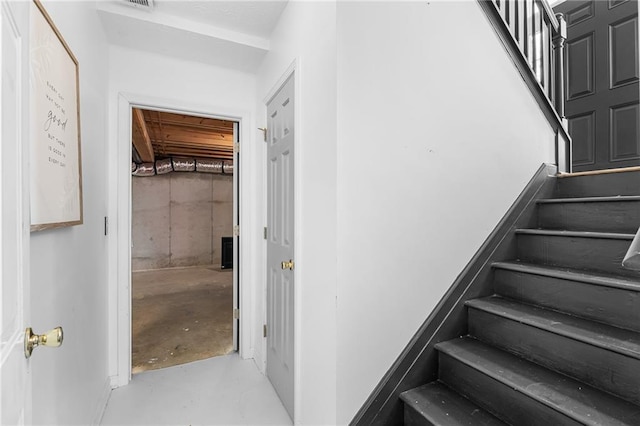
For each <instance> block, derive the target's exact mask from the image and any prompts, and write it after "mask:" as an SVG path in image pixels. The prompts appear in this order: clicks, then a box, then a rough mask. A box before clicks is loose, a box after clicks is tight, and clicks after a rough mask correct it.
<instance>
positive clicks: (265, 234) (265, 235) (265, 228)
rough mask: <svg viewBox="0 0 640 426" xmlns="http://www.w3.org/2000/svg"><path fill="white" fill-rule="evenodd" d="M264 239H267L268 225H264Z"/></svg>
mask: <svg viewBox="0 0 640 426" xmlns="http://www.w3.org/2000/svg"><path fill="white" fill-rule="evenodd" d="M264 239H265V240H266V239H267V227H266V226H265V227H264Z"/></svg>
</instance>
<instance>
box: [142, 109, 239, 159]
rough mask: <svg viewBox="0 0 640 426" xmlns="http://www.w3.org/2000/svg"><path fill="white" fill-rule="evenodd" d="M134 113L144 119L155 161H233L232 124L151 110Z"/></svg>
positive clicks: (230, 122)
mask: <svg viewBox="0 0 640 426" xmlns="http://www.w3.org/2000/svg"><path fill="white" fill-rule="evenodd" d="M134 111H139V113H140V115H141V116H142V117H143V119H144V124H145V127H146V130H147V136H148V137H149V141H150V145H151V146H152V149H153V153H154V154H155V157H170V156H176V157H190V156H191V157H201V158H217V159H228V160H233V122H232V121H226V120H218V119H213V118H206V117H195V116H188V115H183V114H175V113H168V112H160V111H151V110H137V109H134ZM134 146H135V145H134ZM136 149H137V146H136Z"/></svg>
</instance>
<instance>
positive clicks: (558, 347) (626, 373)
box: [469, 308, 640, 404]
mask: <svg viewBox="0 0 640 426" xmlns="http://www.w3.org/2000/svg"><path fill="white" fill-rule="evenodd" d="M469 334H470V335H472V336H474V337H476V338H477V339H479V340H481V341H484V342H487V343H489V344H491V345H494V346H496V347H498V348H501V349H504V350H506V351H509V352H511V353H515V354H517V355H519V356H521V357H523V358H525V359H528V360H530V361H533V362H535V363H537V364H540V365H542V366H544V367H546V368H549V369H551V370H555V371H558V372H561V373H563V374H566V375H568V376H571V377H574V378H576V379H578V380H580V381H582V382H585V383H588V384H591V385H593V386H595V387H597V388H600V389H603V390H606V391H607V392H610V393H612V394H615V395H618V396H620V397H621V398H624V399H626V400H628V401H631V402H634V403H636V404H639V403H640V375H639V374H638V371H640V361H639V360H637V359H634V358H631V357H629V356H625V355H621V354H619V353H616V352H612V351H610V350H607V349H603V348H600V347H596V346H593V345H590V344H587V343H583V342H579V341H577V340H573V339H570V338H567V337H564V336H559V335H557V334H554V333H551V332H548V331H545V330H541V329H538V328H535V327H531V326H528V325H525V324H522V323H519V322H517V321H512V320H510V319H506V318H502V317H499V316H496V315H493V314H489V313H486V312H483V311H479V310H477V309H473V308H471V309H469Z"/></svg>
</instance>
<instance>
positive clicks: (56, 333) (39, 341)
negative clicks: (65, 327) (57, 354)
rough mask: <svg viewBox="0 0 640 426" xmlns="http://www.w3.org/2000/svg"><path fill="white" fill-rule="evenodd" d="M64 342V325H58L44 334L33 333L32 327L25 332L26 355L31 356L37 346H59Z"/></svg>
mask: <svg viewBox="0 0 640 426" xmlns="http://www.w3.org/2000/svg"><path fill="white" fill-rule="evenodd" d="M61 344H62V327H56V328H54V329H53V330H49V331H47V332H46V333H44V334H33V330H32V329H31V327H29V328H27V329H26V330H25V332H24V356H25V357H27V358H29V357H31V352H33V348H35V347H36V346H49V347H51V348H57V347H58V346H60V345H61Z"/></svg>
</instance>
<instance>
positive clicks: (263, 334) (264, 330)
mask: <svg viewBox="0 0 640 426" xmlns="http://www.w3.org/2000/svg"><path fill="white" fill-rule="evenodd" d="M262 337H267V324H265V325H263V326H262Z"/></svg>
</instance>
